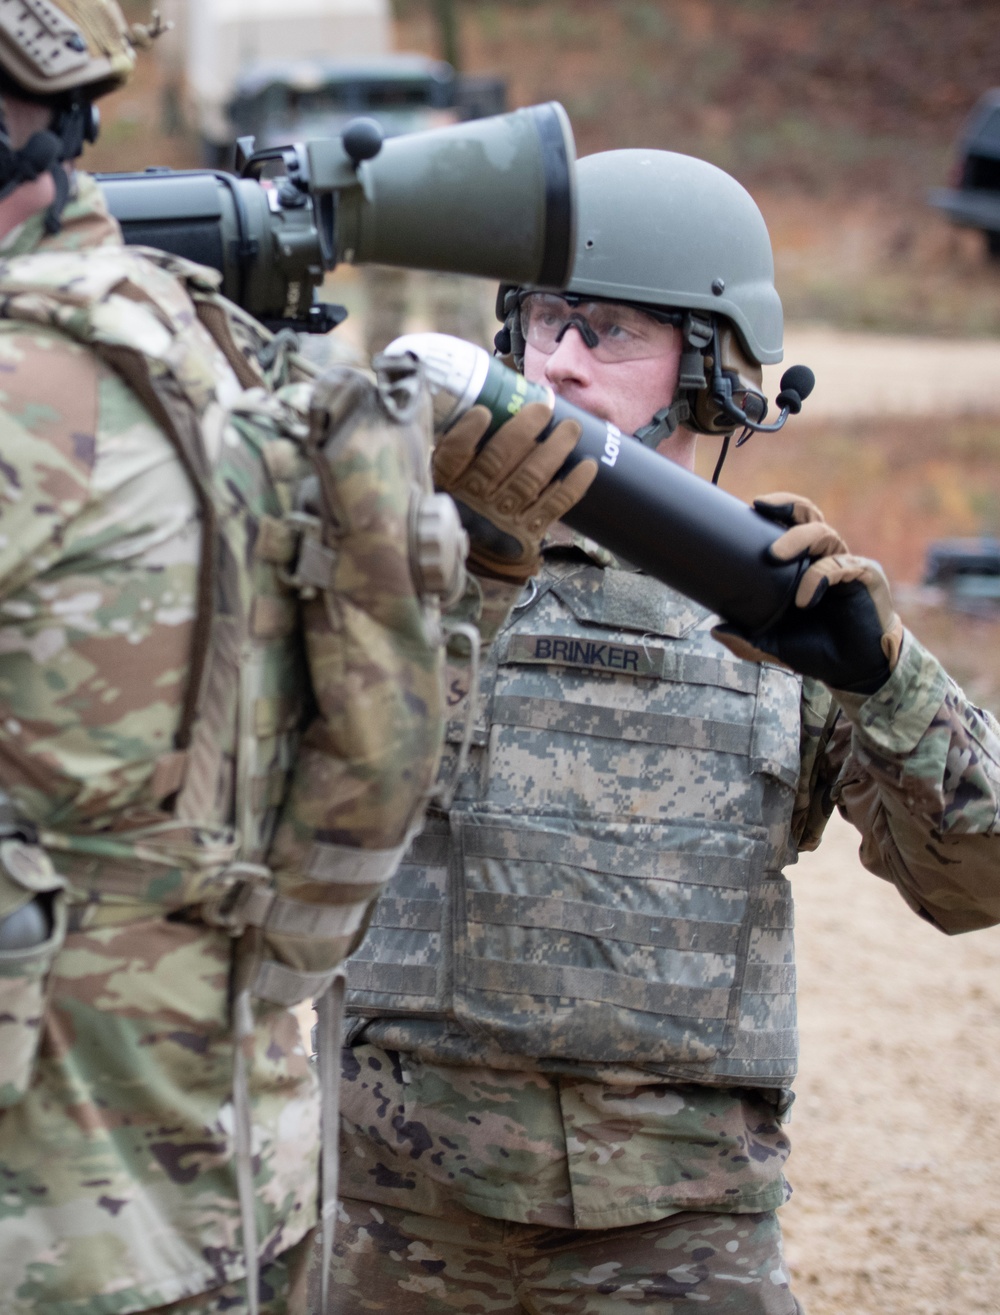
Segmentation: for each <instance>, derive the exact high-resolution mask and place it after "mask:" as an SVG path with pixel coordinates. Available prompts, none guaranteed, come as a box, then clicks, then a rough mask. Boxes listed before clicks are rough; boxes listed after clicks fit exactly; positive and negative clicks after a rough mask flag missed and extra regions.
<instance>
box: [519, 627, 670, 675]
mask: <svg viewBox="0 0 1000 1315" xmlns="http://www.w3.org/2000/svg"><path fill="white" fill-rule="evenodd" d="M658 656H659V655H658V654H657V652H656V650H655V649H654V650H652V651H650V650H647V649H645V648H643V647H642V646H641V645H637V644H609V643H607V642H602V641H601V640H599V639H580V638H577V637H576V636H574V635H512V636H511V638H510V642H509V645H508V648H507V661H508V662H538V663H545V664H553V665H557V666H565V667H586V668H588V669H589V670H591V671H613V672H622V673H624V674H625V675H628V676H658V675H659V674H660V663H659V661H655V662H654V660H653V659H656V658H658Z"/></svg>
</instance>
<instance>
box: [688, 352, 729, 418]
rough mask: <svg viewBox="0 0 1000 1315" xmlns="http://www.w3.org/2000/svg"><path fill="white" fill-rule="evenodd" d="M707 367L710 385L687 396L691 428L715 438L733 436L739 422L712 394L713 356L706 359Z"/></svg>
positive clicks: (694, 390)
mask: <svg viewBox="0 0 1000 1315" xmlns="http://www.w3.org/2000/svg"><path fill="white" fill-rule="evenodd" d="M705 365H706V373H707V375H708V378H709V383H708V385H707V386H706V387H705V388H698V389H693V390H692V391H691V392H690V393H688V394H687V402H688V405H689V406H690V408H691V419H690V421H689V422H688V424H689V428H691V429H693V430H694V431H695V433H698V434H711V435H714V436H718V435H720V434H731V433H732V432H733V430H734V429H735V428H736V426H737V421H735V420H734V419H733V417H732V416H731V415H727V413H726V412H725V411H724V410H723V408H722V406H721V405H720V404H719V402H718V400H717V398H716V396H715V394H714V393H713V392H712V386H711V377H712V358H711V356H707V357H706V358H705Z"/></svg>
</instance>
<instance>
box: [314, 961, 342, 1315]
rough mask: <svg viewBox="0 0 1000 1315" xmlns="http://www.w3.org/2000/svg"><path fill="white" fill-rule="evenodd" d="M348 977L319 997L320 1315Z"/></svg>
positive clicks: (324, 1305)
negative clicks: (341, 1038)
mask: <svg viewBox="0 0 1000 1315" xmlns="http://www.w3.org/2000/svg"><path fill="white" fill-rule="evenodd" d="M346 982H347V979H346V977H345V975H344V973H343V972H342V971H341V972H338V973H337V975H336V976H335V977H334V979H333V981H332V982H331V983H330V987H329V990H327V991H325V992H324V993H323V995H322V996H320V998H319V999H318V1000H317V1001H316V1052H317V1062H318V1066H319V1081H320V1120H321V1122H320V1152H319V1153H320V1188H321V1197H320V1210H321V1213H320V1237H321V1252H320V1254H321V1257H322V1260H321V1264H322V1266H323V1268H322V1272H321V1274H320V1307H319V1310H320V1315H327V1312H328V1311H329V1309H330V1264H331V1262H332V1259H333V1241H334V1232H335V1230H336V1226H337V1181H338V1170H339V1159H338V1149H339V1142H340V1036H341V1029H342V1027H343V1023H344V997H345V992H346Z"/></svg>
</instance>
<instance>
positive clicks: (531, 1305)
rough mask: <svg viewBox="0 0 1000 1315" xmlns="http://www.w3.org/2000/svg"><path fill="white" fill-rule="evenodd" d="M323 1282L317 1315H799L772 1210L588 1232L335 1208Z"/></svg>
mask: <svg viewBox="0 0 1000 1315" xmlns="http://www.w3.org/2000/svg"><path fill="white" fill-rule="evenodd" d="M345 1214H346V1219H345ZM332 1279H333V1282H332V1285H331V1286H332V1288H333V1304H332V1307H331V1310H330V1311H329V1312H327V1313H326V1315H359V1313H360V1312H362V1311H390V1312H392V1315H446V1313H447V1315H454V1312H466V1313H467V1315H517V1313H518V1312H522V1311H527V1312H529V1313H530V1315H567V1312H568V1313H569V1315H616V1313H617V1312H620V1311H621V1310H622V1309H623V1308H627V1309H628V1310H629V1311H632V1312H634V1313H635V1315H666V1312H669V1311H682V1310H683V1311H688V1312H690V1311H695V1310H697V1311H702V1312H704V1315H802V1307H801V1306H800V1305H799V1303H798V1302H797V1301H796V1299H795V1297H794V1296H793V1295H792V1293H791V1291H790V1290H789V1286H788V1282H789V1281H788V1271H787V1270H786V1268H785V1265H784V1261H783V1258H782V1251H781V1231H780V1228H779V1226H778V1221H777V1219H776V1217H775V1215H774V1214H773V1213H770V1214H758V1215H739V1214H730V1215H723V1214H700V1213H694V1212H686V1213H684V1214H677V1215H671V1216H670V1217H669V1218H667V1219H661V1220H658V1221H657V1222H655V1223H651V1224H637V1225H633V1226H632V1227H631V1228H616V1229H607V1230H595V1231H593V1232H590V1231H581V1230H578V1229H566V1228H544V1227H540V1226H537V1225H533V1224H515V1223H507V1222H504V1221H503V1220H496V1219H486V1218H484V1217H483V1216H481V1215H474V1214H471V1213H465V1214H463V1215H462V1216H461V1217H455V1216H449V1218H448V1219H447V1220H445V1219H431V1218H428V1217H427V1216H426V1215H415V1214H407V1213H406V1211H404V1210H397V1209H394V1208H392V1207H389V1206H375V1205H371V1204H370V1203H368V1202H364V1201H353V1200H343V1201H341V1211H340V1222H339V1224H338V1227H337V1245H336V1258H335V1260H334V1267H333V1274H332Z"/></svg>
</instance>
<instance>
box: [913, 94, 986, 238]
mask: <svg viewBox="0 0 1000 1315" xmlns="http://www.w3.org/2000/svg"><path fill="white" fill-rule="evenodd" d="M950 181H951V186H950V187H935V188H934V189H933V190H932V191H931V192H930V193H929V194H928V200H929V201H930V203H931V205H932V206H935V207H936V208H937V209H938V210H942V211H943V212H944V213H945V214H946V215H947V216H948V218H949V219H950V220H951V221H952V223H954V224H960V225H961V226H963V227H965V228H978V229H980V230H981V231H982V233H983V234H984V235H985V238H986V249H987V251H988V252H989V254H990V255H991V256H992V257H994V259H997V260H1000V88H997V87H995V88H993V90H991V91H987V92H986V93H985V95H983V96H981V97H980V99H979V100H978V101H977V103H976V106H975V108H974V109H973V111H972V113H971V114H970V115H969V117H968V119H967V120H966V123H965V126H964V127H963V129H962V132H961V135H960V136H959V139H958V143H957V146H956V159H955V163H954V164H953V166H952V169H951V179H950Z"/></svg>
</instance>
